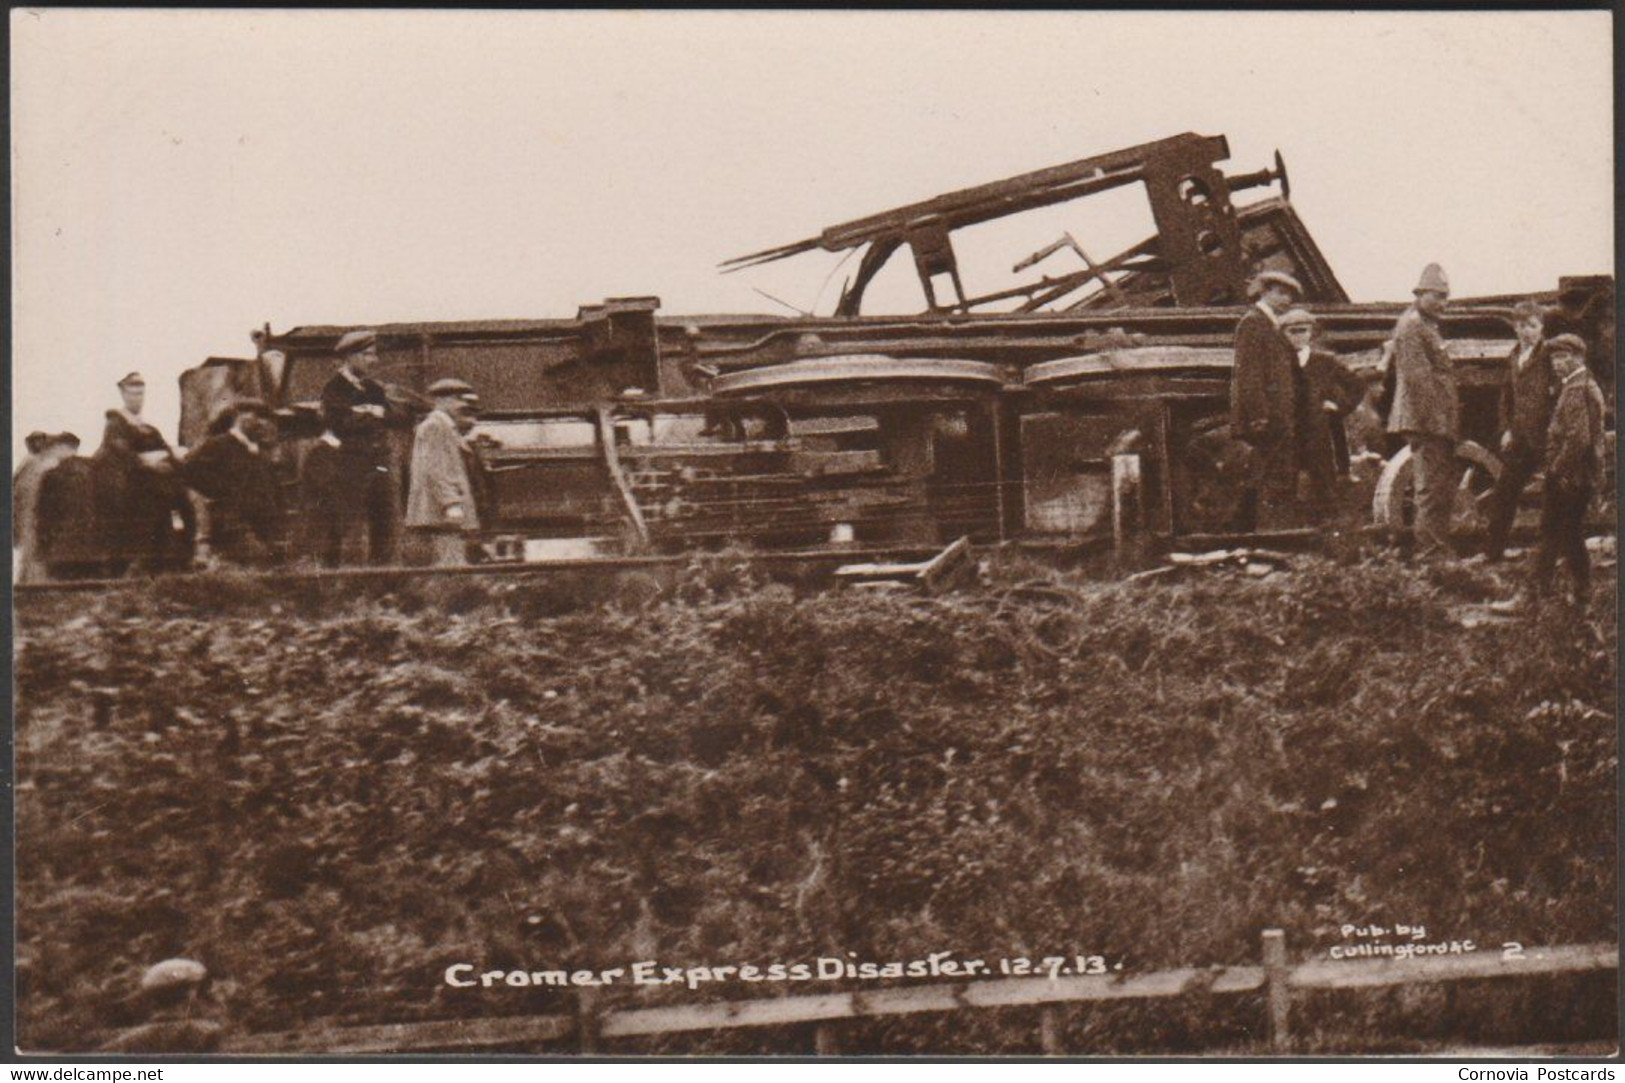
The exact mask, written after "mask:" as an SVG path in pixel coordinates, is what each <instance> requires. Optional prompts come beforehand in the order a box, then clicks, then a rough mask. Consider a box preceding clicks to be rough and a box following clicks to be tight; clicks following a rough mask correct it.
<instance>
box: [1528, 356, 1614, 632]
mask: <svg viewBox="0 0 1625 1083" xmlns="http://www.w3.org/2000/svg"><path fill="white" fill-rule="evenodd" d="M1547 352H1548V353H1549V354H1550V356H1551V360H1552V368H1553V370H1554V371H1555V372H1556V373H1557V376H1558V379H1559V380H1561V381H1562V382H1561V384H1560V385H1559V388H1558V392H1557V401H1556V402H1555V403H1554V404H1553V406H1552V420H1551V423H1550V425H1549V426H1548V427H1547V430H1546V447H1545V457H1544V458H1545V461H1544V465H1545V469H1546V488H1545V491H1544V492H1543V493H1542V495H1541V502H1540V547H1539V548H1538V549H1537V550H1536V551H1535V560H1534V568H1533V573H1532V574H1531V576H1530V583H1529V594H1530V600H1531V602H1534V603H1539V602H1540V601H1541V600H1542V599H1543V598H1544V596H1545V594H1546V592H1547V591H1548V590H1549V589H1550V588H1551V583H1552V576H1553V574H1554V573H1555V572H1556V570H1557V561H1558V558H1560V557H1561V558H1562V559H1563V561H1564V562H1565V563H1566V564H1568V566H1569V574H1570V575H1571V576H1572V577H1573V579H1574V601H1575V607H1576V608H1577V609H1579V610H1580V611H1582V612H1583V611H1584V610H1585V606H1586V602H1587V596H1588V595H1589V593H1590V590H1591V561H1590V559H1589V557H1588V556H1587V554H1586V544H1585V513H1586V508H1587V507H1589V506H1590V504H1591V497H1592V494H1593V493H1594V492H1596V488H1597V484H1598V483H1599V482H1600V481H1601V480H1602V476H1603V470H1604V467H1605V464H1606V457H1607V450H1606V448H1607V444H1606V442H1605V439H1604V432H1605V426H1604V414H1605V411H1606V406H1605V405H1604V403H1603V397H1602V389H1601V388H1599V387H1598V386H1597V382H1596V380H1594V379H1593V378H1592V376H1591V372H1590V370H1588V369H1587V368H1586V363H1585V356H1586V347H1585V342H1584V340H1582V339H1581V338H1580V336H1578V335H1558V336H1557V337H1556V338H1554V339H1552V340H1551V342H1550V343H1548V345H1547Z"/></svg>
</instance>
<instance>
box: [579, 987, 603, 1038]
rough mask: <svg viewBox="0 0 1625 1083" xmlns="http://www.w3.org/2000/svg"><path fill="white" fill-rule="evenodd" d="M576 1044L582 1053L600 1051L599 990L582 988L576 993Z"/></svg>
mask: <svg viewBox="0 0 1625 1083" xmlns="http://www.w3.org/2000/svg"><path fill="white" fill-rule="evenodd" d="M576 1043H577V1046H578V1048H579V1050H580V1052H582V1053H596V1052H598V1050H599V1046H600V1044H601V1042H600V1036H599V1033H598V990H597V989H594V988H592V987H591V986H582V987H581V989H579V990H578V991H577V992H576Z"/></svg>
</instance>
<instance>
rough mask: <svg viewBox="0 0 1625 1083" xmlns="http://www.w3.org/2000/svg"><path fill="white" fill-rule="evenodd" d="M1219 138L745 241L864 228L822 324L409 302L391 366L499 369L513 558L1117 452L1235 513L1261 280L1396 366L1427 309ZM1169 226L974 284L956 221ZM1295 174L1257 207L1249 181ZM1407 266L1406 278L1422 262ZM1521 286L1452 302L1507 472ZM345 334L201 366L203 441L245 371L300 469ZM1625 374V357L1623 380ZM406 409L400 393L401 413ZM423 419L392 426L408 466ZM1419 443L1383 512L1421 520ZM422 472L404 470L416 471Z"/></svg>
mask: <svg viewBox="0 0 1625 1083" xmlns="http://www.w3.org/2000/svg"><path fill="white" fill-rule="evenodd" d="M1228 153H1229V152H1228V147H1227V146H1226V145H1225V142H1224V140H1223V138H1222V137H1203V136H1196V135H1185V136H1176V137H1174V138H1172V139H1168V140H1162V141H1159V142H1158V143H1153V144H1146V145H1144V146H1141V147H1134V148H1129V149H1127V150H1124V151H1118V152H1113V153H1112V154H1109V155H1103V156H1099V157H1095V158H1090V159H1084V160H1082V161H1080V162H1076V163H1071V164H1069V165H1067V166H1061V167H1056V168H1054V169H1049V170H1041V171H1038V172H1037V173H1032V174H1027V175H1025V176H1022V177H1016V178H1011V179H1010V180H1006V181H1001V182H997V183H995V184H992V185H984V186H981V187H978V188H972V189H967V190H964V191H961V192H956V193H950V194H948V195H945V196H939V197H937V198H935V199H932V200H928V201H925V202H923V203H920V204H915V205H912V206H910V207H905V208H900V209H898V210H895V211H890V212H886V213H884V214H881V215H875V216H871V217H869V218H865V219H860V220H858V221H857V222H854V223H849V224H846V225H844V226H838V227H833V228H831V229H829V230H825V231H824V232H823V233H822V234H820V236H819V237H817V238H813V239H809V240H806V241H802V242H797V243H796V244H792V245H787V246H783V247H781V248H776V249H771V250H768V251H766V252H761V253H757V254H755V255H753V256H748V257H742V258H741V259H739V260H735V261H730V264H729V265H727V266H729V267H730V268H731V269H738V268H740V267H745V266H750V265H753V264H757V263H761V262H766V261H769V260H775V259H781V258H786V257H790V256H794V255H797V254H799V253H802V252H806V251H811V250H813V249H823V250H826V251H836V252H838V251H843V250H861V251H862V257H861V259H860V261H859V263H858V267H857V270H856V273H855V275H854V277H853V278H852V280H851V281H850V282H849V283H848V285H847V286H846V288H845V289H844V290H843V291H842V295H841V297H840V300H839V302H838V303H837V305H836V311H835V313H834V314H833V315H830V316H827V317H816V316H797V317H778V316H725V315H712V316H697V317H676V316H667V315H663V314H662V313H660V311H659V301H658V300H657V299H656V298H652V297H630V298H617V299H611V300H608V301H606V302H604V303H603V304H598V305H591V306H586V307H583V308H582V309H581V310H580V311H579V312H578V314H577V316H576V318H574V319H568V320H514V321H487V322H463V323H421V324H385V325H381V326H378V327H377V328H376V330H377V331H378V336H379V353H380V362H381V363H380V368H379V371H378V375H379V376H380V378H382V379H384V380H385V381H386V382H388V383H392V384H394V385H395V386H396V387H397V388H399V389H400V392H401V394H402V395H403V397H404V398H405V399H406V400H412V399H414V398H419V399H420V398H421V395H422V393H423V391H424V390H425V389H426V388H427V387H428V385H429V384H431V383H432V382H433V381H435V380H437V379H440V378H442V377H445V376H456V377H460V378H462V379H464V380H466V381H468V382H469V383H470V384H472V385H474V386H475V387H476V388H478V389H479V392H480V395H481V398H482V402H483V405H484V408H485V411H486V414H485V418H484V420H483V422H482V425H481V426H480V429H479V430H477V431H478V433H479V436H480V438H481V439H482V443H483V445H484V448H485V450H484V452H483V461H484V463H485V465H486V469H487V470H488V473H489V479H490V483H491V484H490V492H491V496H492V502H493V505H494V507H493V509H492V511H491V514H489V515H488V516H487V518H489V520H490V529H489V530H488V531H487V534H488V545H487V550H488V552H489V553H490V554H491V556H492V557H493V558H494V559H515V560H520V559H526V558H527V557H529V558H532V559H534V558H539V557H542V556H544V555H549V554H551V555H587V554H589V553H597V552H624V551H629V550H638V549H642V550H649V549H653V550H681V549H689V548H708V547H713V546H718V545H723V544H728V543H740V542H742V543H748V544H751V545H755V546H760V547H786V548H806V547H812V546H818V545H821V544H825V543H828V542H836V543H841V542H848V541H849V542H853V543H859V544H873V545H899V546H913V545H922V546H923V545H930V544H938V543H942V542H945V541H948V540H952V539H953V538H956V537H959V536H962V535H969V536H970V537H971V538H972V539H975V540H985V541H992V540H1000V539H1009V538H1014V537H1029V538H1055V539H1071V538H1080V537H1088V536H1090V535H1095V534H1106V533H1110V532H1111V529H1112V521H1111V514H1112V511H1111V508H1112V504H1111V462H1112V457H1113V456H1114V455H1116V454H1122V453H1134V454H1137V455H1138V456H1139V457H1140V461H1141V463H1142V464H1143V481H1142V484H1143V490H1142V507H1143V515H1144V524H1143V525H1144V526H1145V527H1146V528H1148V529H1149V530H1150V531H1152V532H1153V533H1156V534H1161V535H1165V536H1178V535H1182V534H1191V533H1206V532H1215V531H1225V530H1228V529H1230V528H1232V527H1233V526H1234V525H1235V523H1236V521H1237V512H1238V503H1239V487H1238V484H1237V482H1238V478H1237V463H1236V456H1235V455H1234V445H1233V444H1232V443H1231V442H1230V441H1229V439H1228V433H1227V431H1226V428H1225V421H1226V416H1227V411H1228V395H1229V378H1230V368H1231V362H1232V357H1231V349H1230V347H1231V340H1232V337H1233V334H1234V329H1235V325H1236V322H1237V321H1238V319H1239V318H1240V316H1241V315H1242V314H1243V312H1244V311H1245V308H1244V307H1243V305H1244V303H1245V287H1246V282H1247V280H1248V279H1249V278H1250V277H1251V276H1252V275H1253V274H1255V273H1257V272H1258V271H1261V270H1265V269H1275V270H1284V271H1287V272H1289V273H1291V274H1293V275H1294V276H1295V277H1297V278H1298V279H1299V281H1301V282H1302V283H1303V284H1304V286H1305V292H1306V297H1305V301H1306V304H1307V307H1309V308H1310V309H1311V310H1313V311H1314V312H1315V313H1316V314H1317V315H1318V316H1319V317H1320V320H1321V324H1322V327H1323V330H1324V333H1325V345H1326V346H1327V347H1329V348H1330V349H1333V350H1335V351H1336V352H1338V353H1339V354H1340V355H1342V356H1343V358H1344V359H1345V361H1347V362H1348V363H1350V364H1351V366H1353V367H1354V368H1355V369H1356V370H1357V371H1361V372H1362V373H1364V374H1365V375H1366V376H1367V377H1368V378H1369V379H1371V380H1372V381H1373V382H1375V381H1376V380H1378V379H1379V377H1380V372H1379V367H1380V364H1381V357H1382V347H1383V344H1384V342H1385V340H1386V338H1387V336H1388V335H1389V333H1390V332H1391V330H1392V328H1393V325H1394V322H1395V320H1397V319H1398V317H1399V315H1400V313H1401V312H1402V311H1403V310H1404V307H1405V306H1404V305H1403V304H1398V303H1381V304H1353V303H1350V302H1349V300H1348V298H1347V296H1346V294H1345V293H1344V292H1343V290H1342V287H1341V286H1340V285H1339V284H1338V283H1337V280H1336V278H1335V277H1334V276H1333V274H1332V272H1331V270H1330V268H1329V267H1328V265H1327V264H1326V261H1325V260H1324V258H1323V257H1322V256H1321V254H1320V252H1319V250H1318V248H1316V246H1315V244H1314V242H1313V240H1312V239H1311V238H1310V236H1309V233H1308V231H1307V229H1305V228H1304V226H1303V224H1302V222H1301V221H1300V220H1299V219H1298V217H1297V215H1296V213H1295V212H1294V211H1293V209H1292V206H1291V204H1290V202H1289V200H1288V198H1287V196H1288V194H1289V190H1288V181H1287V176H1286V170H1285V166H1284V164H1283V163H1282V161H1281V158H1280V156H1279V155H1277V156H1276V160H1275V165H1274V168H1273V169H1269V170H1264V171H1260V172H1258V173H1253V174H1245V175H1241V176H1236V177H1226V176H1225V175H1224V174H1223V173H1222V172H1220V171H1219V169H1218V168H1217V165H1216V163H1217V162H1219V161H1222V160H1223V159H1224V158H1225V157H1227V156H1228ZM1133 184H1140V185H1143V186H1144V189H1145V192H1146V195H1147V197H1148V199H1149V202H1150V205H1151V210H1152V214H1153V218H1154V219H1155V222H1156V226H1157V231H1158V232H1157V234H1156V235H1155V236H1154V237H1152V238H1150V239H1147V240H1145V241H1142V242H1140V243H1138V244H1136V245H1134V246H1132V247H1131V248H1129V249H1127V250H1126V251H1124V252H1122V253H1119V254H1117V255H1114V256H1111V257H1109V258H1106V259H1104V260H1102V261H1099V262H1097V261H1095V260H1093V259H1092V258H1090V256H1089V255H1087V254H1086V252H1085V249H1084V247H1083V246H1082V245H1081V244H1080V243H1079V242H1078V240H1077V239H1076V238H1075V237H1073V236H1072V235H1071V234H1070V233H1069V234H1066V235H1064V236H1063V237H1062V238H1061V240H1059V241H1057V242H1056V243H1055V244H1053V245H1050V246H1049V247H1048V248H1046V249H1043V250H1041V251H1039V252H1035V253H1032V254H1031V255H1030V256H1028V257H1027V258H1026V259H1024V260H1022V261H1021V262H1019V263H1017V264H1016V266H1015V270H1016V272H1021V271H1030V269H1031V268H1033V267H1034V266H1036V265H1037V264H1038V263H1039V262H1042V261H1045V260H1048V259H1051V258H1054V257H1056V256H1057V255H1060V254H1063V253H1065V252H1070V253H1072V255H1073V256H1075V257H1076V260H1077V262H1080V263H1081V264H1082V267H1081V268H1079V269H1076V270H1073V271H1069V272H1066V273H1063V274H1059V275H1049V274H1045V275H1041V276H1038V277H1036V278H1034V277H1031V276H1029V278H1028V280H1027V281H1025V282H1021V283H1018V284H1017V285H1016V286H1014V287H1011V288H1008V289H1004V290H1000V291H997V292H995V293H991V294H987V295H983V296H967V295H966V293H965V291H964V289H963V286H962V280H961V276H960V273H959V267H958V263H957V258H956V255H955V252H954V247H953V243H952V238H953V234H954V231H955V230H957V229H961V228H964V227H966V226H970V225H976V224H979V223H982V222H986V221H989V220H992V219H995V218H1000V217H1004V216H1006V215H1010V214H1016V213H1020V212H1023V211H1027V210H1032V209H1036V208H1038V207H1043V206H1048V205H1052V204H1058V203H1064V202H1066V201H1069V200H1073V199H1080V198H1084V197H1087V196H1090V195H1094V194H1097V193H1099V192H1102V191H1105V190H1108V189H1111V188H1118V187H1123V186H1127V185H1133ZM1271 184H1278V185H1279V186H1280V188H1281V195H1280V196H1279V197H1270V198H1266V199H1263V200H1261V201H1259V202H1255V203H1253V204H1250V205H1248V206H1244V207H1237V206H1236V205H1234V204H1233V203H1232V202H1231V194H1232V193H1234V192H1237V191H1241V190H1244V189H1247V188H1252V187H1261V186H1265V185H1271ZM905 253H906V254H907V255H908V256H911V257H912V260H913V263H914V270H915V272H916V274H917V276H918V278H919V283H920V288H921V293H922V295H923V302H924V309H923V311H921V312H920V313H918V314H916V315H910V316H871V315H865V314H864V313H863V304H864V294H865V289H866V287H867V285H868V284H869V283H870V282H872V281H873V279H874V278H875V276H876V275H877V274H878V273H879V271H880V270H881V268H882V267H884V266H885V265H886V264H887V263H888V261H890V260H892V259H893V258H896V259H899V260H901V259H903V258H904V255H905ZM1406 273H1408V271H1407V272H1406ZM1557 286H1558V288H1557V289H1556V290H1549V291H1546V292H1543V293H1540V294H1534V295H1532V296H1535V297H1537V298H1538V299H1541V300H1543V301H1544V302H1545V303H1547V304H1548V305H1549V306H1550V307H1551V308H1552V309H1553V311H1554V312H1555V313H1556V319H1557V321H1558V322H1559V323H1560V324H1561V325H1562V327H1561V329H1563V330H1575V331H1578V332H1579V333H1581V334H1582V335H1583V336H1584V337H1586V338H1587V340H1588V342H1589V343H1590V344H1591V346H1592V350H1593V356H1594V357H1598V358H1604V359H1607V358H1611V357H1612V351H1613V325H1612V310H1613V297H1612V290H1613V283H1612V280H1611V279H1607V278H1587V279H1578V278H1577V279H1565V280H1564V281H1563V282H1561V283H1559V284H1557ZM1515 300H1516V298H1511V297H1504V298H1491V299H1485V300H1484V301H1476V302H1475V301H1466V302H1457V303H1455V304H1453V305H1452V307H1451V310H1450V311H1449V313H1448V314H1447V316H1446V317H1445V320H1444V333H1445V335H1446V337H1447V340H1448V342H1449V347H1450V350H1451V353H1452V355H1453V356H1454V357H1455V358H1456V361H1457V369H1458V374H1459V382H1460V385H1461V395H1462V400H1463V418H1464V428H1465V431H1464V432H1463V437H1464V446H1463V454H1464V455H1465V456H1466V457H1468V459H1469V460H1470V461H1471V462H1472V463H1473V464H1474V465H1475V466H1476V468H1477V469H1476V473H1475V474H1474V475H1471V477H1474V478H1477V481H1476V482H1474V481H1470V482H1469V484H1479V485H1482V484H1483V483H1484V481H1485V480H1486V479H1487V478H1488V477H1489V476H1491V475H1493V473H1494V471H1495V470H1496V469H1498V464H1497V463H1496V462H1495V461H1494V456H1493V454H1492V453H1491V452H1489V451H1488V450H1486V449H1489V448H1493V447H1494V446H1495V438H1496V429H1497V417H1496V399H1497V395H1498V390H1499V385H1500V382H1501V378H1502V375H1503V373H1504V371H1505V368H1504V366H1505V358H1506V356H1507V354H1508V352H1509V350H1510V348H1511V345H1512V342H1513V330H1512V326H1511V320H1510V315H1511V312H1510V306H1511V304H1512V303H1513V302H1514V301H1515ZM346 330H348V328H346V327H339V326H327V327H301V328H295V329H293V330H291V331H287V332H285V333H281V334H272V333H270V331H269V329H268V328H267V329H266V331H265V332H263V333H261V334H259V335H257V336H256V340H257V342H258V344H259V347H260V351H259V355H258V356H257V357H256V358H254V359H251V360H239V361H231V360H224V359H211V361H210V362H209V363H208V364H206V365H205V366H203V367H202V368H200V369H196V370H193V371H192V372H191V373H188V374H187V376H186V377H185V378H184V379H183V401H184V404H185V405H184V409H183V432H182V441H183V442H185V443H190V442H192V441H193V440H195V438H196V437H197V435H199V434H200V433H201V432H202V430H203V428H204V426H205V425H206V424H207V418H208V416H209V414H210V412H211V410H212V409H213V408H214V407H215V406H216V405H217V404H218V403H220V402H221V401H223V400H224V399H225V398H228V397H229V396H230V395H233V394H242V393H255V394H260V395H263V396H264V397H266V398H268V399H271V400H272V401H273V402H275V403H276V404H278V406H279V407H280V408H281V410H282V413H283V416H284V418H285V433H286V435H287V437H288V439H287V440H286V441H285V442H284V454H285V455H286V456H287V458H288V461H289V466H290V473H291V468H292V466H293V463H294V462H295V461H296V460H297V457H298V455H299V454H300V453H301V449H302V447H303V446H304V445H305V444H306V443H308V438H310V437H313V436H315V435H316V434H317V424H318V423H317V421H316V412H315V403H316V400H317V398H318V396H319V393H320V390H321V387H322V385H323V384H324V383H325V381H326V380H327V379H328V378H329V376H330V375H331V374H332V372H333V370H334V368H335V367H336V364H337V362H336V359H335V358H334V356H333V353H332V348H333V345H334V343H335V342H336V341H337V339H338V338H339V337H340V335H342V334H343V333H344V332H345V331H346ZM1600 375H1603V376H1604V378H1605V383H1604V386H1605V387H1611V384H1612V380H1611V375H1612V374H1611V372H1603V373H1600ZM405 413H406V412H405V411H403V415H404V414H405ZM408 442H409V428H408V426H407V425H406V424H404V423H403V424H402V426H401V428H400V429H399V430H398V434H397V450H398V455H397V467H398V468H400V467H401V465H402V464H404V463H405V461H406V458H407V456H406V451H407V444H408ZM1403 468H1404V462H1403V460H1400V461H1397V462H1395V463H1393V464H1391V469H1390V471H1389V476H1388V477H1387V478H1386V479H1385V485H1384V486H1382V487H1380V491H1381V492H1382V494H1383V499H1384V500H1386V501H1387V504H1386V505H1385V506H1384V507H1381V508H1379V509H1378V510H1379V516H1380V515H1389V516H1393V515H1400V514H1403V511H1402V508H1403V493H1402V490H1403V485H1404V472H1403ZM400 480H401V483H402V484H403V485H404V484H405V479H404V477H401V478H400Z"/></svg>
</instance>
